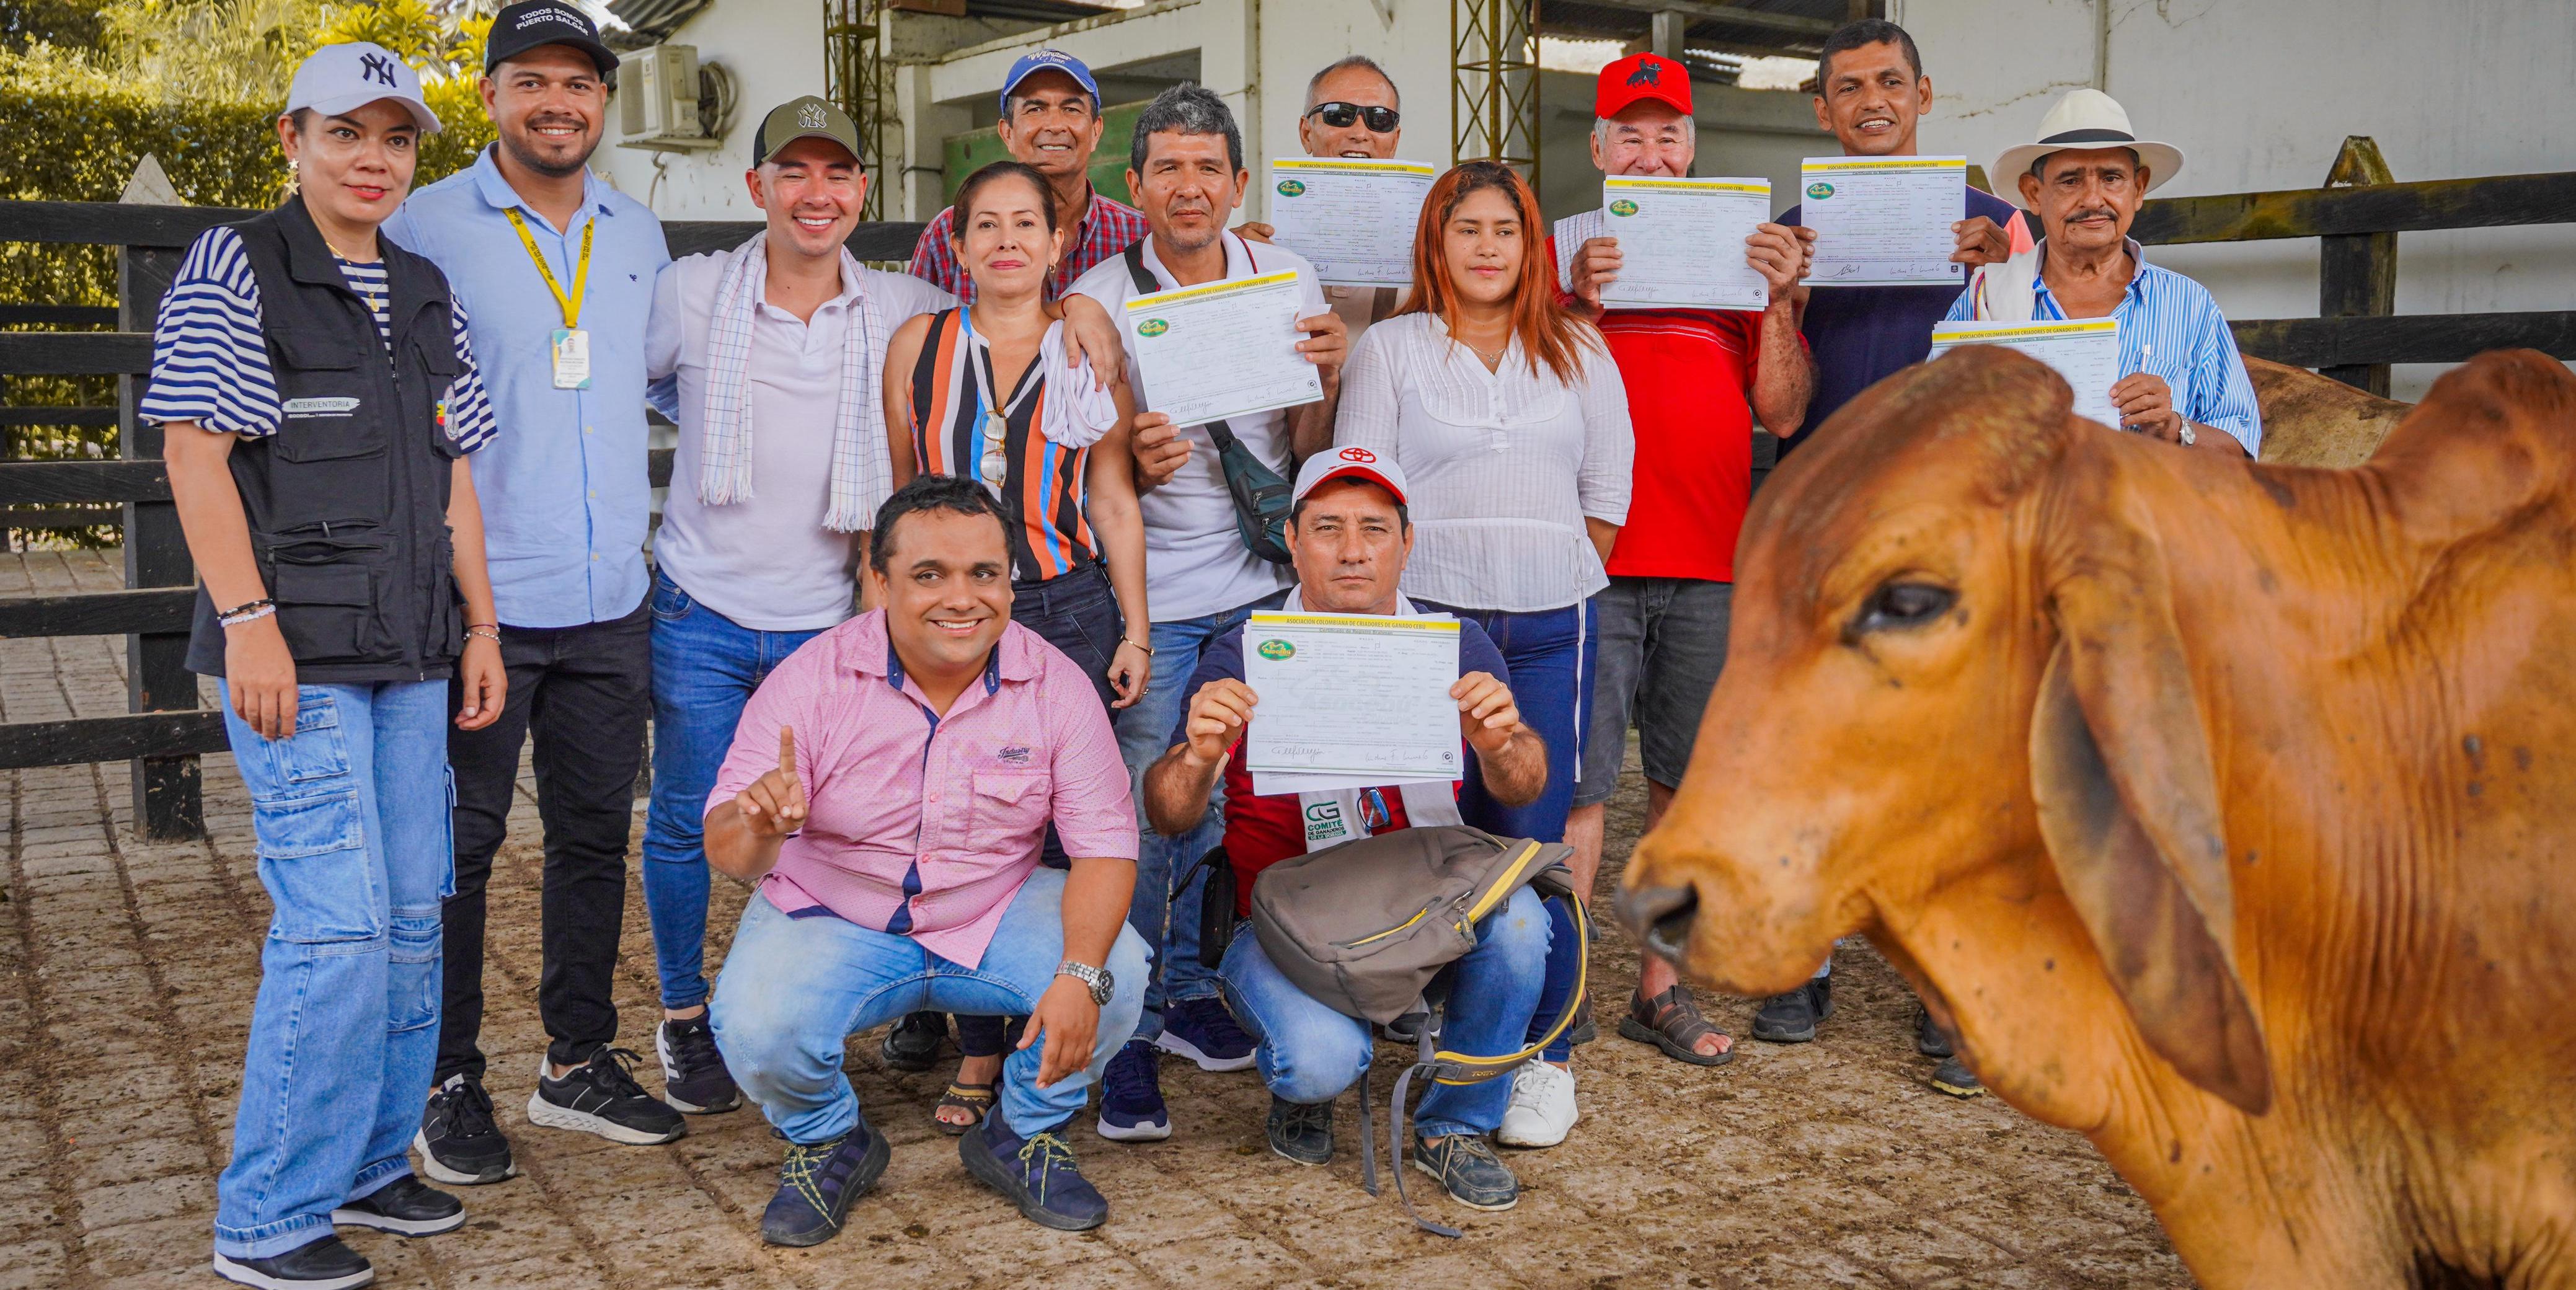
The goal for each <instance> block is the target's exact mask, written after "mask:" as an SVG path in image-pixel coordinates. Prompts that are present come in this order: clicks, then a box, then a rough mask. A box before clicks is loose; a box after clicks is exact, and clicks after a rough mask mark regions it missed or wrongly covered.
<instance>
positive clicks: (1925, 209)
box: [1798, 157, 1968, 287]
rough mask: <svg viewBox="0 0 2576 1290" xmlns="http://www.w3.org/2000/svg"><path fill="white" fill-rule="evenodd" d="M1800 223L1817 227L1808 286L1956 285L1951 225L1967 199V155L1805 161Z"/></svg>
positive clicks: (1962, 277) (1960, 271)
mask: <svg viewBox="0 0 2576 1290" xmlns="http://www.w3.org/2000/svg"><path fill="white" fill-rule="evenodd" d="M1798 181H1799V191H1800V192H1801V193H1803V194H1804V195H1805V199H1804V201H1802V202H1801V203H1800V205H1799V207H1798V218H1799V220H1800V221H1801V222H1803V223H1804V224H1805V225H1806V226H1807V227H1809V228H1811V229H1814V230H1816V264H1815V267H1814V268H1813V269H1812V270H1810V271H1809V273H1808V276H1807V285H1808V286H1811V287H1897V286H1952V287H1956V286H1962V285H1964V284H1965V283H1966V282H1967V280H1968V275H1967V267H1968V266H1966V265H1964V264H1953V263H1951V262H1950V254H1951V252H1953V251H1956V250H1957V249H1958V247H1959V239H1958V236H1957V235H1956V234H1954V233H1952V232H1951V231H1950V226H1951V225H1953V224H1956V223H1958V222H1959V219H1960V213H1961V212H1963V211H1965V210H1966V209H1967V208H1968V207H1967V201H1968V159H1967V158H1966V157H1809V158H1807V159H1806V160H1805V161H1804V162H1801V163H1799V166H1798Z"/></svg>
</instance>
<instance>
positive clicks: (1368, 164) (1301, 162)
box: [1270, 157, 1440, 179]
mask: <svg viewBox="0 0 2576 1290" xmlns="http://www.w3.org/2000/svg"><path fill="white" fill-rule="evenodd" d="M1270 168H1271V169H1272V170H1274V171H1283V170H1295V171H1302V172H1304V173H1306V174H1310V175H1311V174H1316V173H1330V172H1334V171H1339V172H1341V173H1343V174H1351V175H1419V176H1421V177H1422V178H1424V179H1429V178H1431V177H1432V176H1433V175H1436V174H1439V173H1440V172H1439V171H1438V170H1435V169H1433V168H1432V167H1430V166H1426V165H1424V164H1422V163H1421V162H1419V161H1380V160H1378V159H1376V158H1374V157H1281V158H1279V159H1277V160H1275V161H1272V162H1271V163H1270Z"/></svg>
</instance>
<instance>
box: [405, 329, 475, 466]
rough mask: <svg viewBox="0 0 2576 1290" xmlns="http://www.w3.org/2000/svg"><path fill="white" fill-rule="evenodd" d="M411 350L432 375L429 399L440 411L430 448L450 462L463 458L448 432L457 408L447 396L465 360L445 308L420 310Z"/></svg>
mask: <svg viewBox="0 0 2576 1290" xmlns="http://www.w3.org/2000/svg"><path fill="white" fill-rule="evenodd" d="M411 347H412V350H413V352H414V353H416V354H418V355H419V356H420V366H421V370H422V371H424V372H427V373H428V374H429V391H430V397H431V398H433V399H435V400H436V403H435V405H434V406H435V407H436V408H437V409H438V413H437V415H436V416H435V417H433V418H431V421H432V424H431V433H430V436H429V443H430V447H432V448H435V449H437V450H438V455H439V456H441V457H445V458H447V459H449V460H454V459H455V458H458V457H462V456H464V455H465V453H464V452H463V450H461V449H459V448H458V447H457V446H456V441H455V440H454V439H452V438H449V437H448V433H447V430H448V427H449V426H451V425H453V424H454V423H455V418H456V409H454V408H451V407H449V406H447V394H448V387H449V386H451V385H454V384H455V383H456V378H457V377H459V376H462V375H464V374H465V360H464V359H462V358H460V357H459V356H458V355H457V353H456V323H455V320H454V319H453V318H452V317H451V316H450V315H449V314H448V312H447V306H446V305H444V304H439V303H436V302H432V303H429V304H425V305H423V306H422V307H421V309H420V312H419V313H418V314H417V315H416V316H415V317H414V319H413V321H412V326H411Z"/></svg>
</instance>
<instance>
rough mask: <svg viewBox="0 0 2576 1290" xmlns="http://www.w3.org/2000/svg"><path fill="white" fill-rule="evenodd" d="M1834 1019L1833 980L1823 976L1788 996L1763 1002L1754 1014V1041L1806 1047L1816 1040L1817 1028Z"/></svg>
mask: <svg viewBox="0 0 2576 1290" xmlns="http://www.w3.org/2000/svg"><path fill="white" fill-rule="evenodd" d="M1832 1015H1834V979H1833V978H1832V977H1830V976H1820V977H1815V978H1812V979H1810V980H1809V981H1808V982H1807V983H1806V984H1805V985H1802V986H1799V987H1798V988H1797V989H1795V990H1791V991H1790V992H1788V993H1787V994H1775V995H1772V996H1771V997H1770V998H1768V999H1765V1000H1763V1001H1762V1010H1761V1011H1759V1012H1756V1013H1754V1014H1753V1037H1754V1038H1756V1039H1759V1040H1761V1041H1762V1042H1764V1043H1767V1044H1803V1043H1805V1042H1807V1041H1808V1040H1810V1039H1813V1038H1815V1037H1816V1025H1817V1023H1818V1022H1821V1021H1823V1020H1824V1019H1825V1018H1827V1017H1830V1016H1832Z"/></svg>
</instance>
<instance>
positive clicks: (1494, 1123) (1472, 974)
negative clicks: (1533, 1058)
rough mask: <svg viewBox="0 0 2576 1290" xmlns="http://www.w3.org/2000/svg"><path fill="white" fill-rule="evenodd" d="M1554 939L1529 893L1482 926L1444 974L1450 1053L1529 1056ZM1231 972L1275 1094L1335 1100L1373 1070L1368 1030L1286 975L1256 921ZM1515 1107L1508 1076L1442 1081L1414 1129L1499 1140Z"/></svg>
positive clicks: (1242, 938)
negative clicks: (1524, 1048)
mask: <svg viewBox="0 0 2576 1290" xmlns="http://www.w3.org/2000/svg"><path fill="white" fill-rule="evenodd" d="M1550 935H1551V932H1550V928H1549V922H1548V914H1547V907H1546V905H1545V903H1544V902H1542V901H1541V900H1540V899H1539V897H1538V893H1537V892H1534V891H1531V890H1530V889H1529V888H1527V887H1523V888H1521V889H1520V890H1519V891H1516V892H1513V893H1512V898H1511V899H1510V900H1509V901H1506V902H1504V905H1503V907H1502V908H1501V909H1499V910H1496V911H1495V912H1493V913H1491V914H1488V915H1486V916H1485V921H1484V922H1482V923H1479V924H1477V925H1476V948H1474V949H1472V950H1469V951H1467V954H1466V957H1464V958H1461V959H1459V960H1458V961H1457V962H1455V963H1452V964H1450V965H1449V966H1448V967H1447V968H1444V969H1442V971H1443V973H1444V974H1445V975H1446V976H1447V978H1448V982H1449V1002H1448V1007H1447V1011H1446V1020H1445V1021H1443V1022H1442V1029H1441V1033H1440V1046H1441V1047H1442V1048H1445V1049H1448V1050H1449V1051H1451V1052H1456V1053H1464V1054H1466V1055H1468V1056H1470V1057H1500V1056H1503V1055H1505V1054H1508V1053H1515V1052H1519V1051H1520V1049H1521V1045H1522V1044H1523V1042H1524V1040H1523V1038H1522V1036H1524V1035H1525V1034H1527V1033H1528V1031H1529V1023H1530V1014H1531V1012H1533V1011H1534V1010H1536V1009H1537V1007H1538V995H1539V990H1540V988H1541V987H1542V986H1544V985H1545V984H1546V982H1547V944H1548V938H1549V936H1550ZM1222 971H1223V973H1224V979H1225V990H1226V997H1227V998H1228V999H1230V1000H1232V1002H1233V1005H1234V1018H1235V1020H1237V1021H1239V1022H1242V1023H1243V1028H1244V1029H1245V1030H1247V1031H1250V1032H1251V1033H1252V1037H1253V1038H1254V1039H1256V1040H1258V1041H1260V1044H1261V1046H1260V1048H1259V1049H1257V1050H1255V1052H1254V1054H1253V1056H1254V1060H1255V1062H1256V1064H1257V1065H1258V1066H1259V1068H1260V1070H1261V1082H1262V1083H1264V1084H1267V1085H1269V1086H1270V1091H1271V1092H1272V1093H1273V1094H1276V1095H1277V1096H1279V1097H1283V1098H1286V1099H1287V1100H1289V1101H1291V1102H1304V1103H1308V1104H1313V1103H1320V1102H1330V1101H1332V1100H1333V1099H1334V1098H1337V1097H1339V1096H1341V1095H1342V1090H1344V1089H1346V1088H1349V1087H1350V1086H1351V1085H1353V1084H1355V1083H1358V1082H1359V1079H1360V1077H1361V1076H1362V1075H1365V1074H1367V1073H1368V1068H1369V1058H1370V1056H1371V1055H1372V1054H1373V1052H1374V1051H1375V1050H1374V1048H1373V1046H1372V1045H1373V1041H1372V1040H1371V1038H1370V1036H1369V1026H1368V1023H1367V1022H1365V1021H1361V1020H1359V1019H1358V1018H1356V1017H1346V1016H1344V1015H1342V1014H1341V1013H1338V1012H1335V1011H1333V1010H1332V1009H1331V1008H1328V1007H1325V1006H1324V1005H1323V1004H1322V1003H1319V1002H1317V1001H1316V999H1315V997H1314V996H1313V995H1310V994H1308V993H1306V992H1305V991H1304V990H1301V989H1298V988H1297V985H1296V983H1295V982H1293V981H1290V980H1289V979H1288V978H1287V977H1285V976H1282V975H1280V972H1279V969H1278V967H1277V966H1276V965H1274V964H1272V963H1271V961H1270V956H1269V955H1268V954H1267V953H1265V952H1264V951H1263V950H1262V948H1261V941H1260V939H1259V938H1258V937H1256V936H1254V935H1253V933H1252V924H1251V923H1249V922H1246V923H1244V924H1243V925H1242V926H1241V927H1239V928H1237V929H1236V931H1235V934H1234V944H1232V945H1231V946H1228V947H1227V949H1226V952H1225V966H1224V968H1223V969H1222ZM1511 1100H1512V1082H1511V1080H1510V1079H1509V1078H1507V1077H1500V1076H1498V1077H1496V1078H1493V1079H1488V1080H1481V1081H1478V1082H1477V1083H1474V1084H1441V1083H1434V1084H1432V1085H1431V1086H1430V1089H1429V1091H1428V1092H1425V1093H1424V1094H1423V1095H1422V1108H1421V1110H1419V1111H1417V1112H1416V1113H1415V1114H1414V1117H1413V1125H1414V1131H1415V1132H1417V1133H1420V1134H1421V1135H1422V1136H1423V1137H1426V1138H1438V1137H1445V1136H1447V1135H1449V1134H1453V1133H1475V1134H1483V1133H1491V1132H1493V1131H1494V1130H1496V1129H1499V1128H1501V1127H1502V1125H1503V1109H1504V1108H1505V1107H1507V1106H1509V1105H1511Z"/></svg>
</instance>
